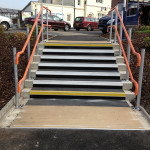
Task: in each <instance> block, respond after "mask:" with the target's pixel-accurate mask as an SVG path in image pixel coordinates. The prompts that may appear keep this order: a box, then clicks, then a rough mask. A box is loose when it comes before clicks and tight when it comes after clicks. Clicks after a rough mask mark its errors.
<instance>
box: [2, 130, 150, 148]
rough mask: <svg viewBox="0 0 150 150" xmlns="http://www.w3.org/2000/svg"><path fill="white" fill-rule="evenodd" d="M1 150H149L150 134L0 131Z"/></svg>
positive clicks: (108, 131) (97, 131) (91, 131)
mask: <svg viewBox="0 0 150 150" xmlns="http://www.w3.org/2000/svg"><path fill="white" fill-rule="evenodd" d="M0 149H1V150H149V149H150V131H121V130H120V131H118V130H117V131H115V130H53V129H45V130H44V129H1V130H0Z"/></svg>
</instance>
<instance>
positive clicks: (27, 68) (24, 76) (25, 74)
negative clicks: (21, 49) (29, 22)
mask: <svg viewBox="0 0 150 150" xmlns="http://www.w3.org/2000/svg"><path fill="white" fill-rule="evenodd" d="M44 26H48V27H50V30H51V28H52V26H51V25H46V24H43V25H42V27H41V30H40V32H39V35H38V37H37V40H36V43H35V45H34V48H33V51H32V54H31V57H30V59H29V62H28V65H27V67H26V70H25V73H24V75H23V78H22V79H21V80H20V81H19V83H18V93H20V92H21V84H22V82H23V81H24V80H25V78H26V76H27V73H28V70H29V67H30V64H31V61H32V58H33V56H34V53H35V50H36V47H37V44H38V42H39V39H40V36H41V33H42V30H43V27H44Z"/></svg>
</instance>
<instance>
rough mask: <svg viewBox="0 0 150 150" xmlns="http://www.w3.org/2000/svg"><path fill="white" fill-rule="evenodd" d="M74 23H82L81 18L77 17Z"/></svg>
mask: <svg viewBox="0 0 150 150" xmlns="http://www.w3.org/2000/svg"><path fill="white" fill-rule="evenodd" d="M75 21H76V22H83V17H77V18H76V19H75Z"/></svg>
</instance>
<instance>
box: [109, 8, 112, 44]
mask: <svg viewBox="0 0 150 150" xmlns="http://www.w3.org/2000/svg"><path fill="white" fill-rule="evenodd" d="M112 25H113V11H112V12H111V26H112ZM109 40H110V42H112V41H111V40H112V27H111V28H110V38H109Z"/></svg>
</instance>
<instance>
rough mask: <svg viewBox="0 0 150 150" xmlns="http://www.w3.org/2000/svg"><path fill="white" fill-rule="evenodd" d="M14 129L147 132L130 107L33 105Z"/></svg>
mask: <svg viewBox="0 0 150 150" xmlns="http://www.w3.org/2000/svg"><path fill="white" fill-rule="evenodd" d="M11 128H58V129H61V128H65V129H66V128H68V129H126V130H127V129H138V130H139V129H144V127H143V126H142V124H141V123H140V121H139V120H138V118H137V116H136V114H135V113H134V112H133V111H132V110H131V109H130V108H129V107H122V108H120V107H92V106H90V107H88V106H29V105H26V106H25V107H24V109H23V110H22V111H21V113H20V114H19V115H18V116H17V118H16V119H15V121H14V122H13V123H12V125H11Z"/></svg>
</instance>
